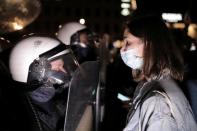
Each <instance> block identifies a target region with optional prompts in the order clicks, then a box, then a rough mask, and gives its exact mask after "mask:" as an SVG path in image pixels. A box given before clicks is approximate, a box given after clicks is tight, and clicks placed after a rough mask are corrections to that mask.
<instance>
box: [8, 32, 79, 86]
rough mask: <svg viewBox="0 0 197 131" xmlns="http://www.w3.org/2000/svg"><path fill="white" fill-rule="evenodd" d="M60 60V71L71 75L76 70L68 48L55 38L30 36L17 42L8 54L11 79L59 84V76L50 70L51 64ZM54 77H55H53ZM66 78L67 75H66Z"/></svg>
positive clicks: (75, 63)
mask: <svg viewBox="0 0 197 131" xmlns="http://www.w3.org/2000/svg"><path fill="white" fill-rule="evenodd" d="M59 59H61V60H62V61H63V63H64V65H63V66H62V68H65V69H62V70H64V72H66V73H68V74H71V73H72V71H74V70H75V69H76V68H77V66H78V65H77V61H76V60H75V58H74V56H73V55H72V51H71V50H70V48H69V47H68V46H66V45H65V44H63V43H61V42H60V41H59V40H57V39H55V38H49V37H43V36H42V37H41V36H31V37H28V38H25V39H23V40H21V41H19V42H18V43H17V44H16V46H15V47H14V48H13V50H12V51H11V54H10V59H9V66H10V72H11V75H12V78H13V79H14V80H15V81H18V82H24V83H32V84H35V83H34V82H37V83H39V84H40V83H41V84H43V83H45V82H47V81H48V80H49V79H48V78H50V80H52V82H54V83H55V82H56V83H61V81H60V79H63V78H60V76H58V75H56V74H57V72H54V71H53V70H52V68H56V67H52V62H53V63H54V61H56V60H59ZM55 75H56V76H55ZM67 76H68V75H67Z"/></svg>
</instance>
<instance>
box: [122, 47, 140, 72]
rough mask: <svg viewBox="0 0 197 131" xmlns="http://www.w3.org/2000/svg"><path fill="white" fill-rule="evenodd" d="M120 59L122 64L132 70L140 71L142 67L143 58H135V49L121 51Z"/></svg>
mask: <svg viewBox="0 0 197 131" xmlns="http://www.w3.org/2000/svg"><path fill="white" fill-rule="evenodd" d="M120 54H121V58H122V60H123V61H124V63H125V64H126V65H127V66H129V67H131V68H132V69H141V68H142V65H143V58H141V57H138V56H136V49H135V48H133V49H129V50H127V51H121V52H120Z"/></svg>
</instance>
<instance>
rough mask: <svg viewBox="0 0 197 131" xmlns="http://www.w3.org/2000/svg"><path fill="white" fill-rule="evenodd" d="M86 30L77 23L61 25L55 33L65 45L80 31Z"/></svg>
mask: <svg viewBox="0 0 197 131" xmlns="http://www.w3.org/2000/svg"><path fill="white" fill-rule="evenodd" d="M83 29H86V26H85V25H82V24H80V23H78V22H70V23H66V24H65V25H63V26H62V27H61V28H60V29H59V31H58V32H57V38H58V39H59V40H60V41H62V42H63V43H64V44H66V45H70V44H71V37H72V36H73V35H74V34H75V33H77V32H78V31H80V30H83Z"/></svg>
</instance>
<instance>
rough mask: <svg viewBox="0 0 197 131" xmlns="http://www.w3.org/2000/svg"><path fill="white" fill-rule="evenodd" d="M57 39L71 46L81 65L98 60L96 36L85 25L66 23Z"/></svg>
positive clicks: (58, 33)
mask: <svg viewBox="0 0 197 131" xmlns="http://www.w3.org/2000/svg"><path fill="white" fill-rule="evenodd" d="M57 37H58V39H59V40H61V41H62V42H63V43H65V44H67V45H71V48H72V49H73V51H74V54H75V56H76V58H77V60H78V61H79V63H83V62H85V61H94V60H97V49H96V46H95V44H94V35H93V33H92V32H91V31H90V30H89V29H88V28H87V27H86V26H85V25H82V24H80V23H78V22H69V23H66V24H64V25H63V26H62V27H61V28H60V29H59V31H58V32H57Z"/></svg>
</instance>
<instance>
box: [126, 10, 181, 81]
mask: <svg viewBox="0 0 197 131" xmlns="http://www.w3.org/2000/svg"><path fill="white" fill-rule="evenodd" d="M126 28H128V29H129V32H130V33H131V34H133V35H134V36H136V37H139V38H141V39H142V40H143V41H144V43H145V46H144V66H143V68H142V73H143V75H144V76H145V77H147V78H151V77H152V76H158V75H161V74H162V72H163V71H164V70H166V69H168V70H169V71H170V76H171V77H172V78H174V79H176V80H182V79H183V59H182V56H181V53H180V51H179V49H178V47H177V46H176V44H175V42H174V40H173V37H172V34H171V32H170V30H169V29H168V27H167V26H166V24H165V23H164V21H163V20H162V18H161V17H160V16H158V15H144V16H143V15H138V14H135V15H133V16H132V17H131V19H130V21H129V22H128V23H127V25H126Z"/></svg>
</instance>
